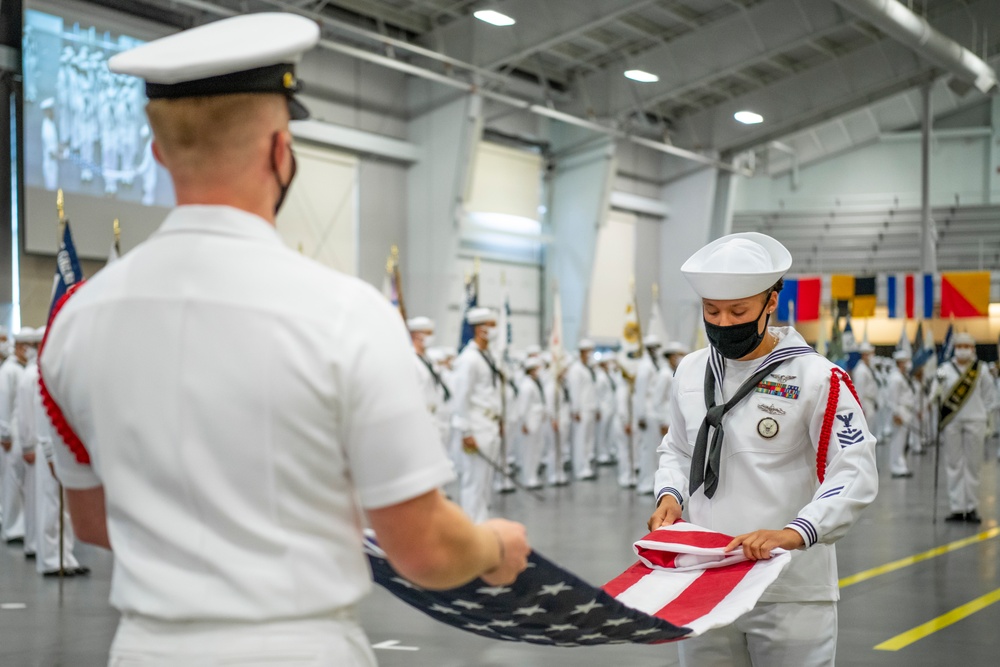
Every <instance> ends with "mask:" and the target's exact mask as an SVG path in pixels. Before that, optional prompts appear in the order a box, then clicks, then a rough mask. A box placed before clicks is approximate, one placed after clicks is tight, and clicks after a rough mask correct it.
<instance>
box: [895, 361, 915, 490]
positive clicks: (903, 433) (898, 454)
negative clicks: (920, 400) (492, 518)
mask: <svg viewBox="0 0 1000 667" xmlns="http://www.w3.org/2000/svg"><path fill="white" fill-rule="evenodd" d="M889 395H890V396H892V408H891V411H892V412H891V414H892V417H893V429H892V435H890V436H889V472H891V473H892V474H893V475H896V476H902V475H909V474H910V467H909V465H907V463H906V445H907V443H908V442H911V441H913V440H915V434H916V433H917V428H918V421H917V420H918V414H917V409H918V407H919V406H918V405H917V387H916V386H915V384H914V382H913V380H912V379H911V378H910V377H909V376H908V375H904V374H903V372H902V371H901V370H899V368H898V367H896V368H893V369H892V373H891V374H890V375H889ZM896 419H898V420H900V421H901V422H902V423H900V424H897V423H896V421H895V420H896Z"/></svg>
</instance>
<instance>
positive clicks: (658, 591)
mask: <svg viewBox="0 0 1000 667" xmlns="http://www.w3.org/2000/svg"><path fill="white" fill-rule="evenodd" d="M702 574H704V570H691V571H688V572H677V571H676V570H674V571H671V570H653V571H651V572H650V573H649V574H647V575H646V576H644V577H643V578H642V579H640V580H639V581H637V582H635V583H634V584H633V585H632V586H630V587H629V588H627V589H626V590H625V591H624V592H622V593H619V594H618V595H616V596H615V599H616V600H618V601H619V602H621V603H622V604H624V605H625V606H626V607H632V608H633V609H638V610H639V611H644V612H646V613H647V614H650V615H653V614H656V612H658V611H660V610H661V609H663V608H664V607H666V606H667V605H668V604H670V603H671V602H673V601H674V600H676V599H677V596H678V595H680V594H681V593H683V592H684V591H685V590H686V589H687V587H688V586H690V585H691V584H693V583H694V582H695V581H697V580H698V577H700V576H701V575H702Z"/></svg>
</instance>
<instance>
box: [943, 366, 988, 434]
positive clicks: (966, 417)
mask: <svg viewBox="0 0 1000 667" xmlns="http://www.w3.org/2000/svg"><path fill="white" fill-rule="evenodd" d="M974 363H977V364H979V377H978V378H976V384H975V386H974V387H973V389H972V394H971V395H970V396H969V397H968V398H967V399H965V403H964V404H963V405H962V409H961V410H959V411H958V414H956V415H955V416H954V417H953V418H952V422H956V421H981V422H983V423H985V422H986V419H987V418H988V417H989V414H990V411H991V410H993V407H994V405H995V404H996V392H995V389H996V387H995V386H994V384H993V376H992V375H990V369H989V368H987V367H986V364H984V363H982V362H981V361H979V360H978V359H977V360H976V361H975V362H974ZM968 367H969V366H968V364H966V365H964V366H958V365H956V363H955V360H954V359H953V360H951V361H949V362H947V363H945V364H942V365H941V367H940V368H939V369H938V372H937V379H938V386H939V387H940V391H941V400H942V401H944V400H945V399H947V398H948V396H950V395H951V392H952V391H953V390H954V388H955V384H956V383H957V382H958V380H959V379H960V378H961V377H962V375H963V374H964V373H965V371H966V369H968Z"/></svg>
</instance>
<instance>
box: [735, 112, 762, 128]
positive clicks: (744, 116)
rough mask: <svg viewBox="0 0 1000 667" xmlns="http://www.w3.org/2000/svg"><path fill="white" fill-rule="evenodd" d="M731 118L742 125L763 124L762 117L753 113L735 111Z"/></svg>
mask: <svg viewBox="0 0 1000 667" xmlns="http://www.w3.org/2000/svg"><path fill="white" fill-rule="evenodd" d="M733 118H735V119H736V120H738V121H739V122H741V123H743V124H744V125H756V124H757V123H763V122H764V117H763V116H761V115H760V114H759V113H754V112H753V111H737V112H736V113H734V114H733Z"/></svg>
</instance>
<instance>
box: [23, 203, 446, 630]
mask: <svg viewBox="0 0 1000 667" xmlns="http://www.w3.org/2000/svg"><path fill="white" fill-rule="evenodd" d="M405 340H406V332H405V330H404V327H403V322H402V320H401V319H400V318H399V314H398V313H396V312H395V311H394V310H393V309H392V307H391V306H390V305H389V304H388V303H387V302H386V301H385V299H384V298H383V297H382V296H381V295H380V294H379V293H378V292H377V291H375V290H374V289H373V288H371V287H370V286H368V285H366V284H364V283H362V282H361V281H359V280H356V279H355V278H352V277H349V276H345V275H343V274H340V273H337V272H335V271H332V270H330V269H329V268H327V267H324V266H321V265H320V264H318V263H316V262H313V261H311V260H309V259H307V258H305V257H303V256H302V255H301V254H299V253H297V252H295V251H294V250H292V249H290V248H287V247H285V245H284V244H283V243H282V241H281V239H280V237H279V236H278V234H277V232H276V231H275V229H274V228H273V227H272V226H271V225H269V224H267V223H266V222H265V221H264V220H261V219H260V218H258V217H256V216H253V215H250V214H248V213H245V212H243V211H239V210H236V209H233V208H229V207H223V206H185V207H180V208H177V209H176V210H174V211H173V212H171V213H170V215H168V216H167V219H166V220H165V221H164V223H163V225H162V226H161V227H160V229H159V230H158V231H157V232H156V233H155V234H153V236H152V237H150V239H149V240H148V241H146V242H145V243H143V244H141V245H140V246H139V247H137V248H135V249H134V250H133V251H132V252H130V253H129V254H128V255H126V256H125V257H124V258H123V259H121V260H120V261H118V262H116V263H115V264H113V265H112V266H110V267H108V268H105V269H104V270H102V271H101V272H100V273H98V274H97V275H96V276H95V277H94V278H92V279H91V280H90V282H89V283H87V284H86V285H84V286H83V287H82V288H81V289H80V290H79V291H78V293H77V294H76V295H74V296H73V297H72V298H71V299H70V300H69V301H68V302H67V303H66V305H65V306H64V308H63V310H62V311H61V312H60V313H59V314H58V315H57V317H56V318H55V322H54V324H53V326H52V327H51V328H50V329H49V340H48V343H47V345H46V347H45V349H44V351H43V354H42V358H41V367H42V375H43V377H44V378H45V381H46V384H47V386H48V388H49V391H50V393H51V395H52V397H53V398H54V400H55V402H56V403H57V405H59V406H60V408H61V409H62V412H63V414H64V415H65V417H66V419H67V421H68V423H69V425H70V426H71V427H72V428H73V430H74V431H75V432H76V434H77V435H78V436H79V437H80V439H81V440H82V442H83V443H84V445H85V446H86V449H87V451H88V452H89V456H90V461H91V464H90V465H83V464H80V463H78V462H77V459H76V458H75V456H74V455H73V453H72V452H71V451H70V450H69V449H68V447H66V445H65V444H64V443H63V442H62V439H61V438H58V442H57V443H56V444H55V450H56V462H57V466H58V473H59V478H60V479H61V480H62V482H63V484H64V485H66V486H67V487H68V488H73V489H86V488H91V487H97V486H99V485H103V486H104V490H105V497H106V501H107V516H108V530H109V534H110V539H111V543H112V546H113V547H114V550H115V565H114V571H113V575H112V581H111V602H112V604H113V605H114V606H115V607H116V608H118V609H119V610H121V611H122V612H126V613H138V614H142V615H147V616H151V617H155V618H160V619H187V620H190V619H221V620H270V619H277V618H300V617H305V616H315V615H320V614H327V613H330V612H331V611H333V610H337V609H340V608H343V607H345V606H348V605H352V604H354V603H355V602H357V601H358V600H359V599H360V598H361V597H362V596H363V595H364V594H365V593H366V592H367V591H368V590H369V588H370V586H371V583H370V575H369V571H368V564H367V561H366V560H365V556H364V554H363V552H362V549H361V516H360V514H359V507H358V504H359V503H360V505H361V506H362V507H365V508H380V507H385V506H388V505H393V504H396V503H399V502H402V501H405V500H407V499H411V498H414V497H417V496H419V495H422V494H424V493H426V492H428V491H431V490H433V489H436V488H438V487H439V486H441V485H442V484H444V483H446V482H448V481H450V480H451V479H453V472H452V467H451V464H450V463H449V461H448V458H447V456H446V455H445V452H444V449H443V447H442V446H441V443H440V442H439V438H438V435H437V433H436V431H435V427H434V424H433V422H432V420H431V418H430V416H429V415H428V414H427V410H426V409H425V407H424V405H423V401H422V399H421V397H420V393H419V390H418V388H417V385H416V381H415V379H414V377H413V374H412V373H409V372H407V373H401V372H400V369H404V368H406V369H409V368H410V367H411V366H410V364H412V363H413V361H412V355H413V351H412V349H410V347H409V346H408V345H406V344H405V342H404V341H405Z"/></svg>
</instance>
